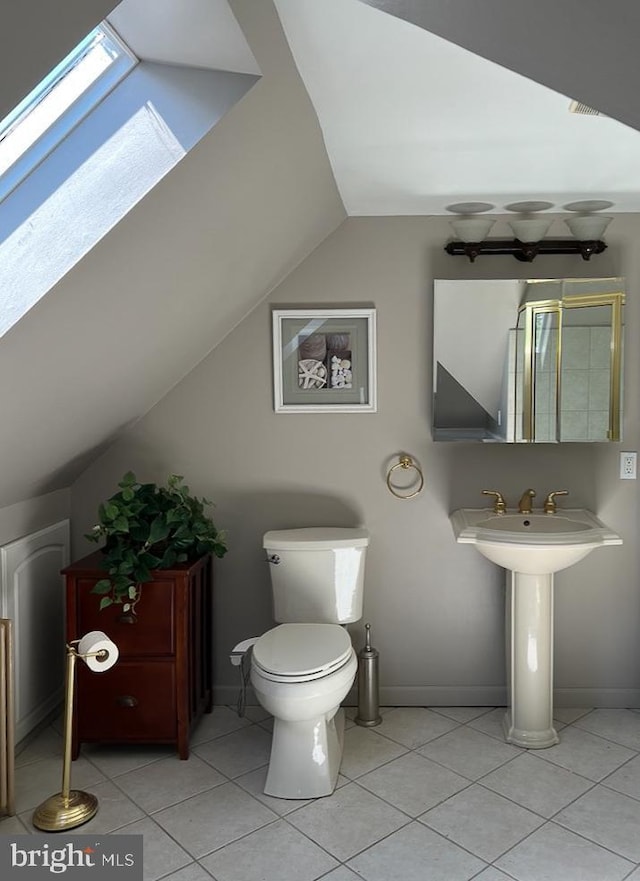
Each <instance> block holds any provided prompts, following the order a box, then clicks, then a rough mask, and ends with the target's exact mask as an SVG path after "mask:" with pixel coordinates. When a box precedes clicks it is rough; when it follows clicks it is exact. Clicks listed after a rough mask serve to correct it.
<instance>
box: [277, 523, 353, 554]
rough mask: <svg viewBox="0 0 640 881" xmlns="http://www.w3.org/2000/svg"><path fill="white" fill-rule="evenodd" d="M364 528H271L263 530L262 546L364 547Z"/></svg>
mask: <svg viewBox="0 0 640 881" xmlns="http://www.w3.org/2000/svg"><path fill="white" fill-rule="evenodd" d="M368 544H369V533H368V532H367V530H366V529H351V528H348V527H341V526H310V527H304V528H302V529H272V530H271V531H270V532H265V534H264V538H263V540H262V547H263V548H269V549H274V550H277V549H279V550H282V551H291V550H296V551H317V550H326V549H330V548H365V547H367V545H368Z"/></svg>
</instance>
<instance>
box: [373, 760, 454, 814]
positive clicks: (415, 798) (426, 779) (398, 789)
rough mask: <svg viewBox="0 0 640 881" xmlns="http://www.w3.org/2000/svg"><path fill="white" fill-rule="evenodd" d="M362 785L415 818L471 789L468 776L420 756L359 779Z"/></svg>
mask: <svg viewBox="0 0 640 881" xmlns="http://www.w3.org/2000/svg"><path fill="white" fill-rule="evenodd" d="M358 783H359V785H360V786H364V787H365V789H368V790H369V791H370V792H373V793H374V794H375V795H378V796H379V797H380V798H382V799H384V800H385V801H387V802H389V804H392V805H393V806H394V807H396V808H398V809H399V810H401V811H404V812H405V813H406V814H409V815H410V816H411V817H417V816H418V815H419V814H422V813H424V811H427V810H428V809H429V808H432V807H434V806H435V805H437V804H439V803H440V802H441V801H444V800H445V799H447V798H449V796H451V795H454V794H455V793H456V792H459V791H460V790H461V789H464V788H465V787H466V786H469V781H468V780H467V779H466V778H465V777H460V775H459V774H456V773H454V772H453V771H450V770H449V769H448V768H443V767H442V765H438V764H436V762H432V761H431V760H430V759H427V758H424V757H423V756H420V755H417V754H416V753H408V754H407V755H404V756H400V758H399V759H394V760H393V761H392V762H389V763H388V764H386V765H383V766H382V767H381V768H378V769H376V770H375V771H371V772H370V773H369V774H365V775H364V776H363V777H359V778H358Z"/></svg>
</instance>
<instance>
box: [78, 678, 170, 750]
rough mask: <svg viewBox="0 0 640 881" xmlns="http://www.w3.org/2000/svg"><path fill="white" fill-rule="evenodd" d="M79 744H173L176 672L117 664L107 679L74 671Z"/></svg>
mask: <svg viewBox="0 0 640 881" xmlns="http://www.w3.org/2000/svg"><path fill="white" fill-rule="evenodd" d="M77 688H78V703H77V719H78V734H79V738H80V740H81V741H82V740H113V741H118V740H122V741H126V740H145V739H146V740H174V739H175V738H176V734H177V721H176V687H175V670H174V665H173V663H172V662H171V661H156V662H153V661H144V662H136V661H118V663H117V664H116V665H115V666H114V667H112V668H111V670H107V672H106V673H92V672H91V671H90V670H89V669H88V668H87V667H86V666H85V665H84V664H82V663H81V664H79V665H78V683H77Z"/></svg>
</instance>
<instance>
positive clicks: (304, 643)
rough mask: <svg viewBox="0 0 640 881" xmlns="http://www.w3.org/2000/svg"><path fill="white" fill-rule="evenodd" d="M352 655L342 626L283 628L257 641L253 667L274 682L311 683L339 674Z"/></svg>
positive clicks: (293, 625)
mask: <svg viewBox="0 0 640 881" xmlns="http://www.w3.org/2000/svg"><path fill="white" fill-rule="evenodd" d="M352 653H353V647H352V645H351V640H350V638H349V634H348V633H347V631H346V630H345V629H344V628H342V627H340V626H339V625H338V624H280V625H279V626H278V627H274V628H273V629H272V630H269V631H268V632H267V633H265V634H264V635H263V636H261V637H260V639H258V640H257V642H256V643H255V645H254V646H253V664H254V665H255V666H256V667H257V669H258V670H259V671H260V673H261V674H262V675H263V676H264V677H265V678H266V679H270V680H272V681H274V682H309V681H311V680H313V679H320V678H322V677H324V676H327V675H329V674H330V673H334V672H335V671H336V670H339V669H340V668H341V667H343V666H344V665H345V664H346V663H347V662H348V661H349V658H350V657H351V655H352Z"/></svg>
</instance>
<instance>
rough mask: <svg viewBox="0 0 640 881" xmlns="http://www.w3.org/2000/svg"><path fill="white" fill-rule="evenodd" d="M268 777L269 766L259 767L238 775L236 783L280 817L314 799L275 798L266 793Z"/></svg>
mask: <svg viewBox="0 0 640 881" xmlns="http://www.w3.org/2000/svg"><path fill="white" fill-rule="evenodd" d="M266 779H267V767H266V766H264V767H262V768H258V769H257V770H256V771H250V772H249V774H243V775H242V776H241V777H236V778H235V779H234V783H237V784H238V786H241V787H242V788H243V789H244V790H245V791H246V792H248V793H249V794H250V795H252V796H253V797H254V798H257V799H258V801H261V802H262V804H263V805H266V806H267V807H268V808H270V809H271V810H272V811H274V812H275V813H276V814H278V816H280V817H284V816H285V815H286V814H290V813H291V811H295V810H296V809H297V808H301V807H303V806H304V805H308V804H309V802H310V801H312V799H308V798H306V799H297V798H274V797H273V796H272V795H265V792H264V784H265V781H266ZM343 782H347V783H348V781H347V780H345V778H343Z"/></svg>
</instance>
